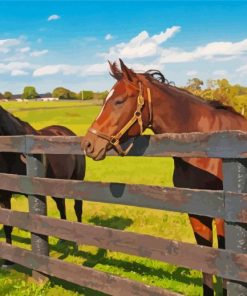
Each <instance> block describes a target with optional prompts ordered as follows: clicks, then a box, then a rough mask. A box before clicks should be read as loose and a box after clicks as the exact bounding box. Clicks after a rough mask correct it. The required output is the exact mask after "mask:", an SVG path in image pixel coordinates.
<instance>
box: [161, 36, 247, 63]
mask: <svg viewBox="0 0 247 296" xmlns="http://www.w3.org/2000/svg"><path fill="white" fill-rule="evenodd" d="M246 53H247V39H244V40H242V41H239V42H211V43H208V44H206V45H204V46H199V47H196V48H195V49H194V50H192V51H184V50H182V49H180V48H168V49H163V51H162V54H161V60H160V62H161V63H185V62H192V61H195V60H202V59H204V60H210V59H216V60H221V61H222V60H225V59H227V60H229V59H233V58H236V57H239V56H242V55H244V54H246Z"/></svg>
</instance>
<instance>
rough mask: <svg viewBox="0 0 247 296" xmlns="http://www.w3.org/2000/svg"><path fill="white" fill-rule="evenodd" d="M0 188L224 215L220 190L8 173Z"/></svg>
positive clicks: (3, 178) (200, 213) (2, 175)
mask: <svg viewBox="0 0 247 296" xmlns="http://www.w3.org/2000/svg"><path fill="white" fill-rule="evenodd" d="M0 188H1V189H5V190H12V191H14V192H21V193H27V194H37V195H51V196H55V197H60V198H71V197H72V198H73V197H74V198H76V199H81V200H87V201H94V202H105V203H114V204H123V205H130V206H138V207H145V208H152V209H160V210H169V211H178V212H185V213H192V214H198V215H204V216H210V217H224V199H223V192H222V191H210V190H195V189H181V188H169V187H160V186H147V185H132V184H120V183H101V182H81V181H75V180H59V179H47V178H38V177H36V178H29V177H26V176H17V175H8V174H0ZM236 217H237V219H238V218H242V216H240V217H238V216H237V215H236ZM233 218H234V217H233Z"/></svg>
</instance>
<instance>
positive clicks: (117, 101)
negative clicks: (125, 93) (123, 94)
mask: <svg viewBox="0 0 247 296" xmlns="http://www.w3.org/2000/svg"><path fill="white" fill-rule="evenodd" d="M124 101H125V100H116V101H115V105H121V104H123V103H124Z"/></svg>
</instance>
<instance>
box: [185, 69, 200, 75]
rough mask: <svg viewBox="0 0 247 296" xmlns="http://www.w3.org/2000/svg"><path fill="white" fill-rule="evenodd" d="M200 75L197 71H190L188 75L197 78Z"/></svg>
mask: <svg viewBox="0 0 247 296" xmlns="http://www.w3.org/2000/svg"><path fill="white" fill-rule="evenodd" d="M197 74H198V71H196V70H189V71H188V72H187V73H186V75H187V76H196V75H197Z"/></svg>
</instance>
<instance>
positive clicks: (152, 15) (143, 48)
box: [0, 0, 247, 93]
mask: <svg viewBox="0 0 247 296" xmlns="http://www.w3.org/2000/svg"><path fill="white" fill-rule="evenodd" d="M119 58H121V59H123V61H124V62H125V64H126V65H127V66H129V67H131V68H133V69H134V70H138V71H145V70H148V69H159V70H160V71H161V72H162V73H163V74H164V75H165V76H166V77H167V79H168V80H170V81H174V82H175V84H176V85H178V86H181V85H185V84H186V83H187V81H188V79H190V78H193V77H198V78H200V79H203V80H204V81H206V80H207V79H221V78H227V79H229V80H230V81H231V82H232V83H239V84H242V85H247V2H246V1H239V2H238V1H218V2H216V1H205V2H204V1H190V2H189V1H180V2H176V1H150V2H149V1H109V2H106V1H103V0H101V1H59V0H53V1H20V0H19V1H16V2H15V1H5V2H4V1H0V92H2V93H3V92H4V91H11V92H13V93H21V92H22V90H23V88H24V86H26V85H34V86H35V87H36V90H37V91H38V92H39V93H42V92H47V91H52V90H53V89H54V88H55V87H58V86H63V87H67V88H69V89H71V90H73V91H80V90H83V89H84V90H85V89H87V90H94V91H103V90H109V89H111V87H112V85H113V84H114V83H115V82H114V80H113V78H112V77H111V76H110V75H109V67H108V64H107V61H108V60H110V61H111V62H112V61H115V60H118V59H119Z"/></svg>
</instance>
